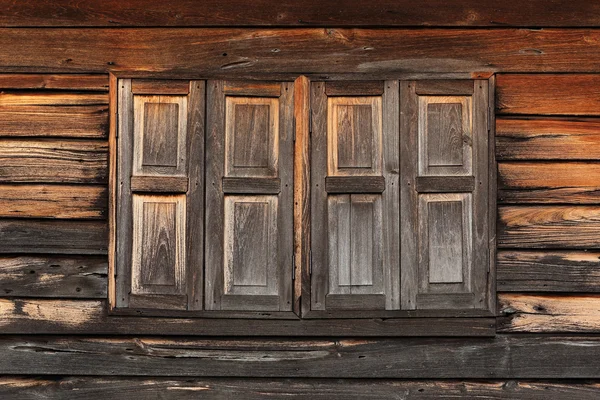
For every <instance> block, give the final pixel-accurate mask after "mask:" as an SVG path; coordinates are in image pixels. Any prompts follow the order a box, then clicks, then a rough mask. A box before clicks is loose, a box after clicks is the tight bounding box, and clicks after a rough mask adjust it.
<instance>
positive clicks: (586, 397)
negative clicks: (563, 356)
mask: <svg viewBox="0 0 600 400" xmlns="http://www.w3.org/2000/svg"><path fill="white" fill-rule="evenodd" d="M198 394H201V395H202V397H203V398H206V399H227V398H242V399H245V400H261V399H264V398H265V397H273V398H275V397H282V398H283V397H285V398H290V397H291V398H294V397H298V398H311V399H315V400H363V399H366V400H374V399H394V398H396V399H402V400H426V399H432V398H436V399H443V400H466V399H473V398H477V399H480V400H513V399H515V398H519V399H523V400H563V399H573V400H595V399H597V398H598V396H599V395H600V383H598V382H597V381H591V382H569V381H552V382H550V381H523V380H509V381H487V382H479V381H464V380H462V381H448V380H436V381H433V380H415V381H406V380H375V381H364V380H363V381H356V380H349V379H336V380H329V379H239V378H238V379H235V378H234V379H231V378H201V379H189V378H188V379H184V378H160V377H159V378H157V377H144V378H131V377H130V378H124V377H123V378H118V377H112V378H111V377H82V376H72V377H59V378H57V377H51V378H47V377H29V376H15V377H5V378H1V379H0V396H2V397H5V398H10V399H13V400H30V399H56V400H63V399H64V400H66V399H68V400H87V399H90V398H97V397H103V396H110V397H111V398H112V399H114V400H125V399H130V398H132V397H143V398H144V399H148V400H158V399H161V400H174V399H180V400H181V399H183V400H187V399H197V398H198Z"/></svg>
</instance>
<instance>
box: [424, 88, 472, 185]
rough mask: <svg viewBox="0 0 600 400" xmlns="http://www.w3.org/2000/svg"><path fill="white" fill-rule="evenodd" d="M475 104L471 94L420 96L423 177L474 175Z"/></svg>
mask: <svg viewBox="0 0 600 400" xmlns="http://www.w3.org/2000/svg"><path fill="white" fill-rule="evenodd" d="M471 104H472V101H471V97H468V96H419V127H418V130H419V131H418V140H419V143H418V149H419V155H418V159H419V176H449V175H470V174H471V172H472V164H473V137H472V122H471V120H472V106H471Z"/></svg>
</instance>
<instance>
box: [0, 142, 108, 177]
mask: <svg viewBox="0 0 600 400" xmlns="http://www.w3.org/2000/svg"><path fill="white" fill-rule="evenodd" d="M107 155H108V146H107V143H106V142H105V141H92V140H77V141H75V140H54V139H39V140H23V139H18V140H17V139H2V140H0V182H5V183H17V182H32V183H38V182H39V183H42V182H43V183H106V181H107V175H108V165H107Z"/></svg>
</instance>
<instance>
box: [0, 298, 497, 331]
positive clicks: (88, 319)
mask: <svg viewBox="0 0 600 400" xmlns="http://www.w3.org/2000/svg"><path fill="white" fill-rule="evenodd" d="M132 314H135V315H133V316H129V315H108V312H107V309H106V304H105V302H103V301H83V300H72V301H68V300H43V299H0V317H1V318H0V328H1V332H2V333H5V334H6V333H13V334H32V333H42V332H43V333H48V334H86V333H87V334H89V333H92V332H93V333H94V334H106V335H113V334H131V335H202V336H364V337H372V336H493V335H494V334H495V320H494V319H492V318H400V319H336V320H320V319H309V320H299V319H273V318H271V319H265V315H264V313H263V315H258V314H257V316H256V318H247V317H246V318H245V319H242V315H241V314H240V313H235V312H227V315H228V316H229V317H230V318H214V319H208V320H207V319H202V318H172V314H170V316H169V317H166V318H163V317H156V316H155V317H145V316H143V315H144V314H143V312H142V313H141V315H142V316H141V315H140V313H138V312H134V313H132ZM221 316H223V315H221ZM232 318H234V319H232ZM257 318H262V319H260V320H257ZM288 318H289V317H288Z"/></svg>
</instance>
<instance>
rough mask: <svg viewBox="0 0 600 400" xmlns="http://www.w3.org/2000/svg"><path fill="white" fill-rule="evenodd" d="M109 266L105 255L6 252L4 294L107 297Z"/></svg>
mask: <svg viewBox="0 0 600 400" xmlns="http://www.w3.org/2000/svg"><path fill="white" fill-rule="evenodd" d="M106 270H107V263H106V258H105V257H65V256H4V257H0V296H12V297H56V298H58V297H65V298H106V283H107V279H106V277H107V275H106ZM56 305H57V306H58V307H60V303H56Z"/></svg>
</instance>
